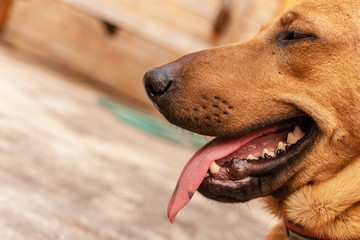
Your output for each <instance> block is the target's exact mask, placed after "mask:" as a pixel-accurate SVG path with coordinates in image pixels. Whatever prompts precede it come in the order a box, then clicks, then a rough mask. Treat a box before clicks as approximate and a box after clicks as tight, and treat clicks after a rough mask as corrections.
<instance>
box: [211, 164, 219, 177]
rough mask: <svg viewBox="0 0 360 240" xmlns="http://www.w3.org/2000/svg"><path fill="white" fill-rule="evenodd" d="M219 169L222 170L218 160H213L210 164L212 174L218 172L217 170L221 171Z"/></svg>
mask: <svg viewBox="0 0 360 240" xmlns="http://www.w3.org/2000/svg"><path fill="white" fill-rule="evenodd" d="M219 171H220V166H219V165H217V164H216V162H212V163H211V164H210V172H211V173H212V174H215V173H217V172H219Z"/></svg>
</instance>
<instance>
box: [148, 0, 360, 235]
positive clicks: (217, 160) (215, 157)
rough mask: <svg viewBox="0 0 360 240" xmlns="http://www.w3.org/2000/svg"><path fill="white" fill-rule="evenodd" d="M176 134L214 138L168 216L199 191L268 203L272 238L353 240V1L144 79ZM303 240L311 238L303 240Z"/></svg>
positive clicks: (299, 9) (358, 140) (358, 41)
mask: <svg viewBox="0 0 360 240" xmlns="http://www.w3.org/2000/svg"><path fill="white" fill-rule="evenodd" d="M144 85H145V87H146V90H147V93H148V95H149V96H150V98H151V99H152V101H153V102H154V104H155V105H156V106H157V108H158V109H159V111H160V112H161V113H162V114H163V115H164V116H165V117H166V118H167V119H168V120H169V121H170V122H171V123H173V124H175V125H177V126H180V127H182V128H185V129H188V130H190V131H193V132H197V133H200V134H204V135H210V136H216V138H215V139H214V140H213V141H211V142H210V143H208V144H207V145H206V146H204V147H203V148H202V149H200V150H199V151H198V152H197V153H196V154H195V155H194V156H193V157H192V159H191V160H190V161H189V162H188V164H187V165H186V166H185V168H184V170H183V172H182V174H181V176H180V179H179V181H178V184H177V186H176V189H175V191H174V194H173V196H172V198H171V200H170V203H169V207H168V214H169V218H170V221H174V218H175V215H176V213H177V212H178V211H179V210H180V209H181V208H182V207H183V206H185V204H186V203H187V202H188V201H189V200H190V198H191V197H192V195H193V193H194V192H195V191H196V190H198V191H199V192H200V193H202V194H203V195H204V196H206V197H208V198H211V199H214V200H218V201H221V202H244V201H248V200H250V199H253V198H257V197H265V198H264V199H265V202H266V203H267V205H268V207H269V209H270V210H271V211H272V212H273V213H274V214H275V215H277V216H279V217H281V218H282V219H283V220H284V221H283V222H282V223H280V225H279V226H277V227H276V228H275V229H274V230H273V231H272V232H271V233H270V235H269V236H268V238H267V239H288V236H287V234H285V230H284V229H285V227H284V223H285V224H286V225H287V230H288V231H289V234H290V236H291V237H292V238H293V239H296V238H295V236H297V237H299V238H300V235H302V236H303V237H304V236H305V237H306V236H308V237H313V238H320V239H360V203H359V202H360V159H359V154H360V116H359V112H360V1H356V0H313V1H303V2H301V3H299V4H296V5H295V6H294V7H292V8H290V9H289V10H288V11H287V12H286V13H285V14H283V15H282V16H280V17H279V18H278V19H276V20H274V21H273V22H271V23H270V24H268V25H266V26H265V27H263V29H262V31H261V32H260V33H259V34H258V35H257V36H256V37H255V38H253V39H252V40H250V41H247V42H243V43H238V44H232V45H227V46H223V47H218V48H214V49H208V50H204V51H200V52H196V53H192V54H189V55H186V56H184V57H182V58H180V59H179V60H177V61H175V62H172V63H169V64H167V65H164V66H162V67H159V68H154V69H152V70H151V71H149V72H148V73H147V74H146V75H145V76H144ZM306 239H308V238H306Z"/></svg>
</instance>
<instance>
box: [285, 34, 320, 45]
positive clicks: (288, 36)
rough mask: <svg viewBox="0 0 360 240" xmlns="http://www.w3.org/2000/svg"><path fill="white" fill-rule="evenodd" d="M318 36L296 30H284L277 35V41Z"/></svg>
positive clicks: (290, 40)
mask: <svg viewBox="0 0 360 240" xmlns="http://www.w3.org/2000/svg"><path fill="white" fill-rule="evenodd" d="M317 38H318V37H317V36H316V35H315V34H313V33H302V32H296V31H285V32H281V33H280V34H279V35H278V41H279V42H281V43H292V42H297V41H300V40H306V39H309V40H314V39H317Z"/></svg>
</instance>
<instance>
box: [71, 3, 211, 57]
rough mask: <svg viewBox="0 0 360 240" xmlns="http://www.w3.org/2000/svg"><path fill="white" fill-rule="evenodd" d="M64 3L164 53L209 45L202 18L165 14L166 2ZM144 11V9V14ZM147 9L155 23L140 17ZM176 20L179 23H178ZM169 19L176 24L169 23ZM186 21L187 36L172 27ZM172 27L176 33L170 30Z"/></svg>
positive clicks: (174, 12)
mask: <svg viewBox="0 0 360 240" xmlns="http://www.w3.org/2000/svg"><path fill="white" fill-rule="evenodd" d="M64 1H65V2H67V3H68V4H69V5H71V6H74V7H76V8H77V9H79V10H81V11H84V12H87V13H88V14H89V15H91V16H96V17H97V18H100V19H102V18H106V20H108V21H110V22H112V23H115V24H116V25H119V26H121V28H123V29H126V30H128V31H130V32H132V33H136V35H138V36H139V37H141V38H144V39H148V40H149V41H151V42H154V43H156V44H157V45H159V46H162V47H163V48H166V49H168V50H174V49H175V50H176V51H178V52H181V53H184V52H192V51H197V50H200V49H204V48H208V47H210V46H211V44H210V43H209V41H208V39H209V38H210V34H211V24H210V23H208V24H206V22H204V21H203V20H202V19H200V18H197V17H196V16H195V15H193V14H189V13H186V12H185V11H181V12H177V11H176V10H174V9H173V12H171V11H166V10H169V6H171V5H166V1H158V2H157V1H154V0H153V1H149V0H142V1H141V2H139V1H136V2H135V1H109V0H108V1H107V3H108V4H104V3H103V2H104V1H99V0H64ZM115 3H117V4H115ZM126 3H127V4H126ZM146 3H147V4H146ZM160 3H162V5H161V4H160ZM159 4H160V6H159ZM144 9H147V10H146V11H145V10H144ZM151 9H156V11H155V13H158V14H154V12H153V13H152V15H153V16H154V15H157V17H159V18H160V19H159V20H157V19H156V18H154V17H150V16H146V15H144V13H148V12H150V11H151ZM160 10H163V11H160ZM177 10H179V9H177ZM148 14H149V13H148ZM161 16H164V17H161ZM179 17H180V18H181V21H179V19H178V18H179ZM194 17H195V18H194ZM173 18H175V19H176V20H177V21H171V19H173ZM186 19H190V21H189V22H188V25H189V26H191V28H189V27H188V29H191V30H192V31H191V32H189V33H187V34H186V32H184V30H182V29H177V28H176V27H179V26H180V27H181V26H184V25H185V23H186ZM174 27H175V29H176V30H174ZM198 33H201V35H202V37H196V35H197V34H198ZM204 35H205V36H204Z"/></svg>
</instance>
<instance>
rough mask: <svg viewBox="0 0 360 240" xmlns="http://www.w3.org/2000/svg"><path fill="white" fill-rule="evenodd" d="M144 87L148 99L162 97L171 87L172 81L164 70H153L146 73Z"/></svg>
mask: <svg viewBox="0 0 360 240" xmlns="http://www.w3.org/2000/svg"><path fill="white" fill-rule="evenodd" d="M143 82H144V87H145V89H146V92H147V94H148V95H149V97H150V98H154V97H156V96H160V95H163V94H164V93H165V92H166V91H167V90H168V89H169V88H170V87H171V85H172V82H173V81H172V80H171V79H170V78H169V74H168V73H167V70H166V69H163V68H162V67H160V68H154V69H152V70H150V71H148V72H147V73H146V74H145V76H144V78H143Z"/></svg>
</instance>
